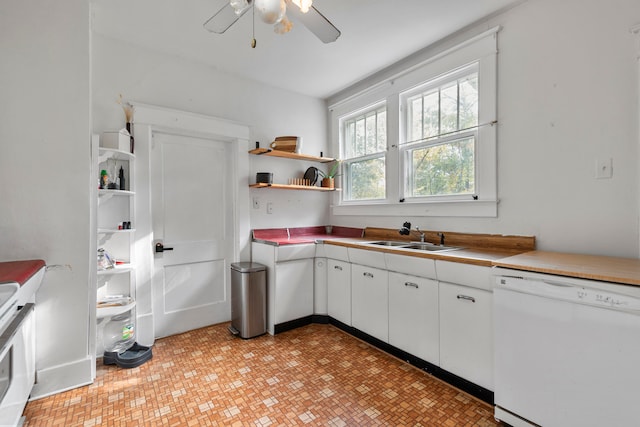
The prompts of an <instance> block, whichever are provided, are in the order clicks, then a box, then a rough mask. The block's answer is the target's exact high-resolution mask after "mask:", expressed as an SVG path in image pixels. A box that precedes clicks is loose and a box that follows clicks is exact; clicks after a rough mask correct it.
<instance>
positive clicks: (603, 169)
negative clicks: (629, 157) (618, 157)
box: [596, 157, 613, 179]
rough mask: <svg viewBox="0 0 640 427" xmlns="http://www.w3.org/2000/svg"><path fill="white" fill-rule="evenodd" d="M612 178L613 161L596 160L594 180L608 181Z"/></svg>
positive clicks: (608, 159)
mask: <svg viewBox="0 0 640 427" xmlns="http://www.w3.org/2000/svg"><path fill="white" fill-rule="evenodd" d="M612 176H613V159H612V158H610V157H609V158H606V159H604V158H603V159H596V179H608V178H611V177H612Z"/></svg>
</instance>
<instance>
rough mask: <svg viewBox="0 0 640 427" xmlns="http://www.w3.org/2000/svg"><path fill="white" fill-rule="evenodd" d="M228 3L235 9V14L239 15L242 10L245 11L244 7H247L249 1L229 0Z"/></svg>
mask: <svg viewBox="0 0 640 427" xmlns="http://www.w3.org/2000/svg"><path fill="white" fill-rule="evenodd" d="M229 4H231V7H232V8H233V10H234V11H235V13H236V15H238V16H240V15H241V14H242V12H244V11H245V9H247V8H248V7H249V1H248V0H230V1H229Z"/></svg>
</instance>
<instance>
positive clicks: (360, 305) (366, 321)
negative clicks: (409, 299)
mask: <svg viewBox="0 0 640 427" xmlns="http://www.w3.org/2000/svg"><path fill="white" fill-rule="evenodd" d="M350 252H351V251H350ZM388 277H389V274H388V273H387V271H386V270H380V269H378V268H374V267H368V266H363V265H359V264H352V265H351V321H352V324H353V326H354V327H355V328H357V329H359V330H361V331H362V332H365V333H367V334H369V335H371V336H373V337H375V338H378V339H379V340H382V341H384V342H388V341H389V311H388V310H389V293H388Z"/></svg>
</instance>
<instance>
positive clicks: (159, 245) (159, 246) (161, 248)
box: [156, 242, 173, 252]
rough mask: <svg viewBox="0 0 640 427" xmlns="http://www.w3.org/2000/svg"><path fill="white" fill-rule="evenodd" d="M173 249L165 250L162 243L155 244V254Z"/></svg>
mask: <svg viewBox="0 0 640 427" xmlns="http://www.w3.org/2000/svg"><path fill="white" fill-rule="evenodd" d="M172 250H173V248H165V247H164V245H163V244H162V242H158V243H156V252H164V251H172Z"/></svg>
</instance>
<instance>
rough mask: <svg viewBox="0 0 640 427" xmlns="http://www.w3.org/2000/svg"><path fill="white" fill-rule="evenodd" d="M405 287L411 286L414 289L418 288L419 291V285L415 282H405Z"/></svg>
mask: <svg viewBox="0 0 640 427" xmlns="http://www.w3.org/2000/svg"><path fill="white" fill-rule="evenodd" d="M404 285H405V286H410V287H412V288H416V289H418V284H417V283H413V282H404Z"/></svg>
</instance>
